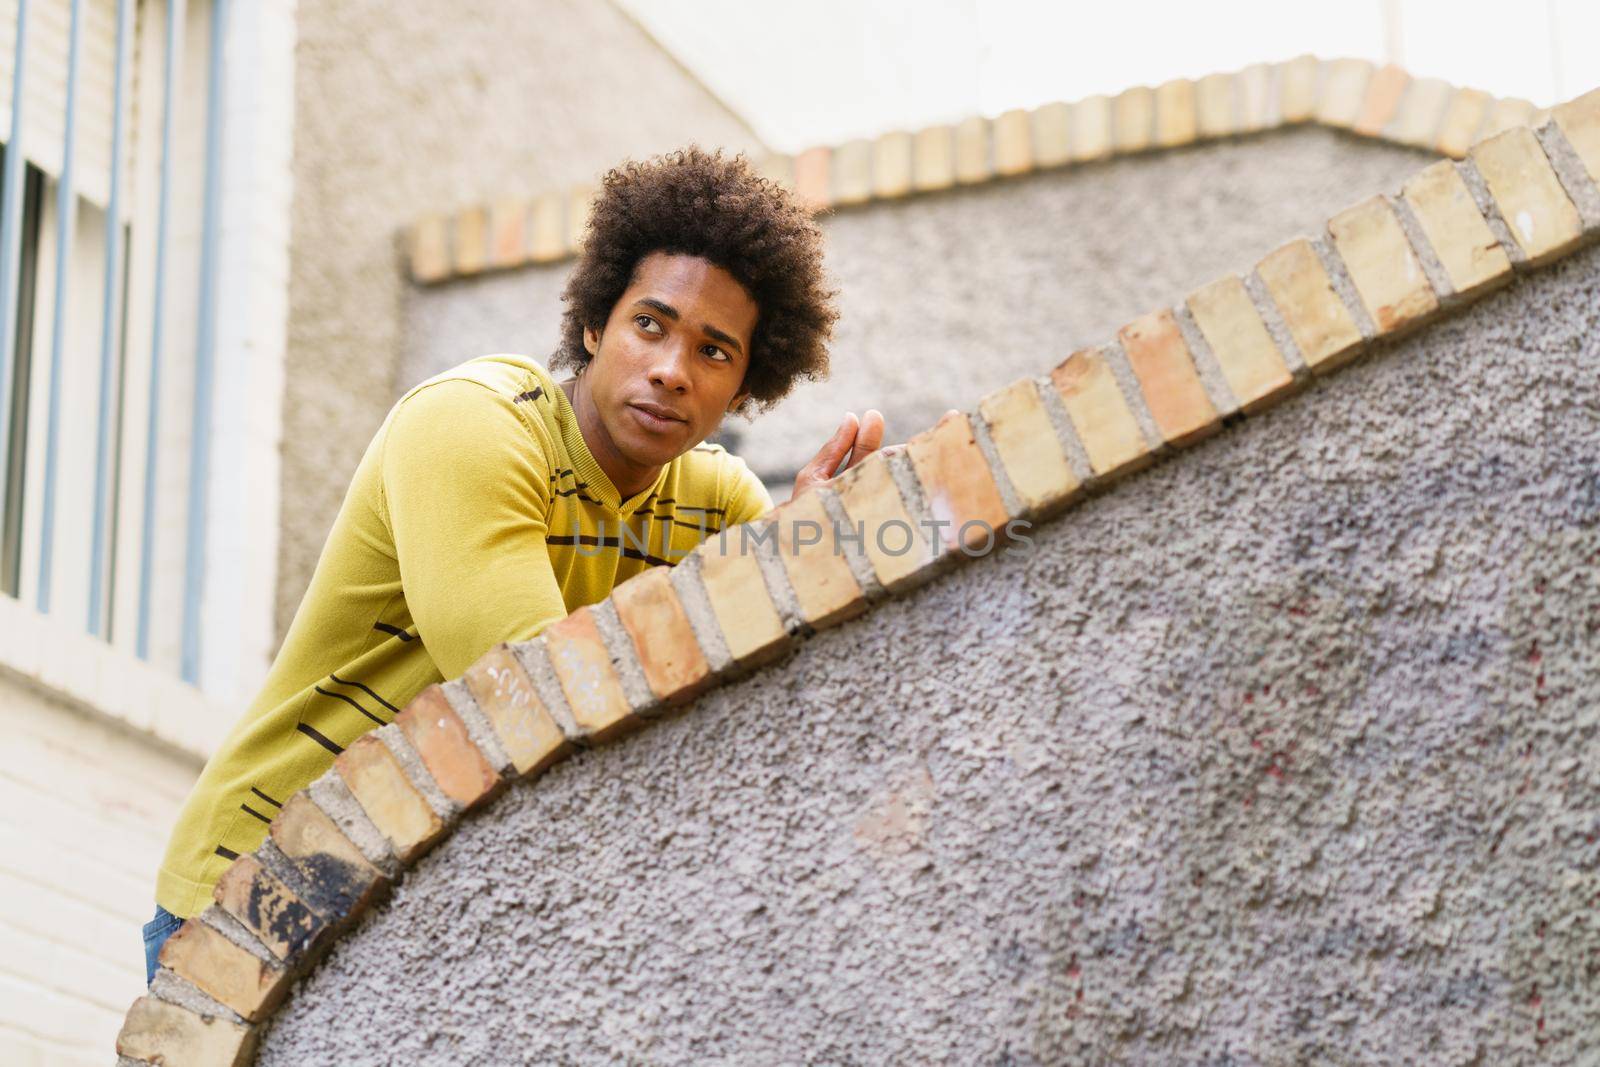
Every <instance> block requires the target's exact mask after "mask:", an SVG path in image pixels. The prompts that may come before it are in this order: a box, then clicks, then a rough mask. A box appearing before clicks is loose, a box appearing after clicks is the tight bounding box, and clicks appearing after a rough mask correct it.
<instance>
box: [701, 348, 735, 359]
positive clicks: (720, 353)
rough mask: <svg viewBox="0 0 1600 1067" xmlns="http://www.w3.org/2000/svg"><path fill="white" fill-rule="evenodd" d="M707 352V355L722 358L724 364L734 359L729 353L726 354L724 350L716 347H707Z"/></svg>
mask: <svg viewBox="0 0 1600 1067" xmlns="http://www.w3.org/2000/svg"><path fill="white" fill-rule="evenodd" d="M705 350H706V352H707V354H710V355H717V356H721V357H722V361H723V362H728V361H730V360H732V359H733V357H732V356H730V355H728V353H726V352H724V351H723V350H722V349H720V348H718V347H717V346H716V345H706V349H705Z"/></svg>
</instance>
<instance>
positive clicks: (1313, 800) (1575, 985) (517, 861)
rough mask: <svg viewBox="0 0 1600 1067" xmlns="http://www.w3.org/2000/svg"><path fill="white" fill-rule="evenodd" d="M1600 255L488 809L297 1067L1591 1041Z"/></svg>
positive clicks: (308, 988) (1515, 1049) (1568, 1050)
mask: <svg viewBox="0 0 1600 1067" xmlns="http://www.w3.org/2000/svg"><path fill="white" fill-rule="evenodd" d="M1596 307H1600V249H1589V250H1587V251H1585V252H1581V253H1579V254H1577V255H1575V256H1574V257H1572V258H1571V259H1569V260H1566V261H1564V262H1562V263H1559V264H1557V265H1556V266H1554V267H1552V268H1549V269H1547V270H1546V271H1544V272H1541V273H1539V274H1536V275H1533V276H1532V277H1530V278H1526V279H1522V280H1520V281H1518V282H1517V283H1515V284H1514V286H1513V287H1512V288H1511V289H1509V290H1507V291H1504V292H1502V293H1499V294H1496V295H1495V296H1492V297H1490V298H1488V299H1487V300H1485V301H1484V302H1482V303H1480V304H1478V305H1476V306H1475V307H1473V308H1470V309H1468V310H1466V311H1464V312H1462V313H1460V314H1459V315H1458V316H1456V317H1454V318H1451V319H1447V320H1445V321H1443V322H1441V323H1439V324H1437V325H1435V326H1433V327H1431V328H1429V329H1428V330H1427V331H1426V332H1424V333H1422V334H1420V335H1418V336H1416V337H1414V338H1412V339H1410V340H1405V341H1402V342H1399V343H1398V344H1397V345H1395V346H1394V347H1392V348H1390V349H1388V350H1387V351H1384V352H1381V353H1379V354H1377V355H1375V356H1372V357H1369V358H1368V360H1367V361H1366V362H1364V363H1360V364H1357V365H1356V366H1354V367H1352V368H1349V369H1347V370H1345V371H1342V372H1340V373H1339V374H1337V375H1334V376H1332V377H1330V378H1328V379H1325V380H1322V381H1320V382H1318V383H1316V384H1315V385H1314V386H1313V387H1311V388H1310V389H1308V390H1307V391H1306V392H1304V393H1302V394H1300V395H1298V396H1296V397H1294V398H1292V399H1290V400H1288V401H1286V402H1285V403H1284V404H1283V405H1282V406H1280V407H1278V408H1276V409H1273V410H1272V411H1269V412H1266V413H1264V414H1262V415H1261V416H1259V417H1256V418H1252V419H1248V420H1246V421H1245V422H1244V423H1243V424H1241V425H1239V426H1236V427H1234V428H1232V429H1230V430H1229V431H1227V432H1225V433H1223V434H1222V435H1220V436H1218V437H1216V438H1214V439H1212V440H1210V441H1208V442H1206V443H1204V444H1202V445H1200V446H1198V447H1196V448H1194V449H1192V450H1189V451H1185V452H1183V453H1181V454H1180V455H1178V456H1176V457H1174V458H1173V459H1171V460H1170V461H1168V462H1165V463H1163V464H1161V465H1158V466H1157V467H1155V468H1153V469H1151V470H1149V471H1146V472H1144V473H1142V474H1140V475H1138V476H1136V477H1134V478H1133V479H1131V480H1130V481H1128V482H1125V483H1123V484H1122V485H1120V486H1117V487H1115V488H1114V489H1113V490H1111V491H1110V492H1108V493H1106V494H1104V495H1101V496H1098V497H1096V498H1094V499H1092V500H1090V501H1088V502H1086V503H1085V504H1084V505H1082V506H1080V507H1078V508H1077V509H1075V510H1073V511H1072V512H1070V513H1068V515H1067V516H1066V517H1064V518H1063V519H1062V520H1060V521H1058V522H1056V523H1053V524H1050V525H1047V526H1044V527H1041V528H1039V529H1037V530H1036V531H1035V536H1036V540H1037V545H1036V549H1035V550H1034V551H1032V552H1031V553H1030V552H1027V551H1022V550H1016V551H1012V552H1010V553H1008V554H1005V555H1003V556H1001V557H999V558H993V559H988V560H982V561H978V562H975V563H973V564H971V565H970V566H968V567H967V568H965V569H963V570H960V571H957V572H955V573H954V574H952V575H949V576H947V577H946V578H944V579H942V580H940V581H937V582H935V583H933V584H931V585H929V586H925V587H923V588H921V589H919V590H918V591H916V592H915V593H913V594H911V595H909V596H907V597H905V598H904V599H899V600H895V601H891V602H888V603H886V604H884V605H881V606H880V607H879V608H878V609H877V610H876V611H875V612H873V613H872V614H870V615H868V616H867V617H866V618H864V619H863V620H861V621H859V622H856V623H852V624H849V625H846V626H843V627H841V628H839V629H835V630H830V631H827V632H826V633H824V634H821V635H819V636H818V637H817V638H816V639H814V640H813V641H811V642H809V643H808V644H806V645H805V646H803V647H802V648H801V649H800V650H799V651H798V652H797V653H796V654H795V655H794V656H793V657H792V658H790V659H789V660H787V661H785V662H783V663H781V664H778V665H776V666H775V667H773V668H771V669H769V670H767V671H765V672H764V673H761V674H758V675H756V676H755V677H753V678H751V679H749V680H747V681H745V682H742V683H739V684H735V685H733V686H730V687H727V688H723V689H721V690H718V691H716V692H714V693H712V694H710V695H709V696H708V697H706V698H704V699H702V700H701V701H700V702H699V703H698V704H697V705H696V706H694V707H693V708H692V709H690V710H689V711H687V712H685V713H683V714H678V715H673V716H670V717H668V718H666V719H664V720H662V721H660V722H658V723H656V724H654V725H653V726H651V727H650V728H649V729H647V730H646V731H644V732H643V733H641V734H639V735H637V736H636V737H633V738H630V739H628V740H626V741H624V742H622V743H620V744H617V745H615V746H612V747H608V748H603V749H600V750H597V751H594V752H591V753H586V754H582V755H580V756H578V757H577V758H575V759H574V760H572V761H570V762H568V763H566V764H563V765H561V766H560V767H558V768H557V769H555V770H554V771H553V772H551V773H549V774H547V775H546V776H545V777H543V778H542V779H540V780H538V781H537V782H535V783H533V784H531V785H529V786H518V787H514V788H513V789H512V790H510V791H509V792H508V793H507V794H506V795H505V796H504V797H502V798H500V799H499V800H498V801H496V802H495V803H494V804H493V805H492V806H490V807H489V808H488V809H486V810H485V811H484V812H483V813H480V814H479V815H477V816H475V817H472V818H469V819H468V820H467V821H466V822H464V823H463V824H462V826H461V827H460V828H459V829H458V830H457V831H456V833H455V835H454V836H453V837H451V838H450V839H449V840H448V841H447V842H446V843H445V844H444V845H443V846H441V848H440V849H439V850H438V851H436V852H435V853H433V854H432V855H431V856H429V857H428V858H427V859H425V860H424V861H422V862H421V863H420V864H419V866H418V867H417V868H416V869H415V870H414V871H413V872H412V873H411V874H410V875H409V876H408V879H407V880H406V881H405V882H404V883H403V884H402V885H401V886H400V887H399V888H398V889H397V890H396V894H395V898H394V900H393V901H392V902H391V903H390V904H389V905H388V906H386V907H384V908H382V909H380V910H378V911H377V912H376V913H374V914H373V915H372V916H371V917H369V918H368V919H367V920H365V921H364V923H365V925H364V926H363V927H361V928H360V929H358V930H357V931H355V932H353V933H352V934H350V935H348V936H347V938H346V939H345V940H344V941H343V942H342V943H341V944H340V945H339V946H338V947H337V948H335V950H334V951H333V953H332V955H331V956H330V957H329V959H328V961H327V962H326V963H325V964H324V965H323V967H322V968H321V970H319V971H318V972H317V973H315V974H313V975H312V976H311V977H310V978H308V979H307V980H306V981H305V982H303V983H302V984H301V986H300V987H299V989H298V991H297V992H296V994H295V996H294V999H293V1000H292V1001H291V1002H290V1003H289V1004H288V1005H287V1006H286V1007H285V1008H284V1009H283V1011H282V1012H281V1014H280V1015H279V1016H278V1017H277V1021H276V1022H275V1023H274V1024H273V1028H272V1030H271V1032H270V1033H269V1034H268V1036H267V1039H266V1043H265V1046H264V1050H263V1053H262V1055H261V1058H260V1061H259V1062H260V1063H261V1064H263V1065H264V1067H280V1065H287V1064H310V1063H326V1062H339V1063H376V1062H387V1061H388V1060H390V1059H400V1060H407V1061H421V1060H426V1061H427V1062H429V1063H482V1062H510V1061H525V1062H562V1063H612V1062H651V1063H685V1064H686V1063H799V1062H826V1063H861V1064H866V1063H922V1062H935V1061H937V1062H957V1063H990V1064H1033V1063H1076V1062H1108V1061H1113V1060H1115V1061H1129V1062H1162V1063H1208V1064H1291V1063H1304V1062H1337V1063H1371V1064H1378V1063H1394V1062H1425V1063H1439V1064H1468V1063H1526V1062H1552V1063H1555V1062H1563V1063H1565V1062H1575V1061H1577V1060H1580V1059H1581V1058H1582V1056H1583V1055H1586V1054H1587V1055H1592V1053H1593V1041H1594V1035H1595V1034H1596V1033H1597V1032H1600V985H1597V977H1596V960H1597V958H1600V927H1597V925H1596V923H1595V921H1594V918H1593V916H1594V908H1595V904H1596V900H1597V895H1600V875H1597V873H1596V864H1597V860H1600V816H1597V814H1596V813H1597V812H1600V711H1597V707H1600V699H1597V698H1600V692H1597V683H1596V678H1597V677H1600V636H1597V634H1600V479H1597V476H1596V471H1597V470H1600V337H1597V336H1596V334H1595V330H1594V324H1595V319H1594V316H1595V311H1594V309H1595V308H1596Z"/></svg>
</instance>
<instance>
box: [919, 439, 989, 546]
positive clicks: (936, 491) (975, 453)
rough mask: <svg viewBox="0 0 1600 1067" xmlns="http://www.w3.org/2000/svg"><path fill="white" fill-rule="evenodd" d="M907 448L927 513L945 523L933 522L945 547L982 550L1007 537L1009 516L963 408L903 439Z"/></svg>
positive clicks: (936, 520) (935, 520) (934, 519)
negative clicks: (926, 506) (935, 523)
mask: <svg viewBox="0 0 1600 1067" xmlns="http://www.w3.org/2000/svg"><path fill="white" fill-rule="evenodd" d="M906 454H907V455H908V456H909V457H910V458H911V466H912V469H914V470H915V471H916V472H917V481H918V482H920V483H921V485H922V495H923V497H924V499H926V500H927V503H928V511H929V513H930V517H931V518H932V519H933V521H934V522H938V523H949V525H948V526H939V527H937V536H938V538H939V540H940V543H941V545H942V546H943V550H944V551H946V552H949V551H953V550H956V549H958V548H961V547H962V546H965V549H966V551H967V552H972V553H981V552H986V551H990V550H992V549H994V548H997V547H1000V546H1002V545H1004V544H1005V543H1006V541H1007V540H1008V535H1007V533H1006V522H1007V521H1008V520H1009V519H1010V518H1011V516H1010V515H1009V514H1008V513H1007V512H1006V505H1005V501H1004V500H1002V499H1001V497H1000V488H999V486H997V485H996V484H995V480H994V474H993V473H992V472H990V470H989V461H988V460H986V459H985V458H984V455H983V451H982V450H981V449H980V448H979V447H978V441H977V438H976V437H974V436H973V433H972V423H971V420H970V419H969V417H968V416H967V415H966V414H965V413H964V412H957V413H956V414H953V415H945V416H944V417H943V418H941V419H940V420H939V421H938V422H936V423H934V424H933V426H932V427H931V428H930V429H927V430H924V431H922V432H921V433H919V434H916V435H914V436H913V437H912V438H911V439H910V440H909V441H907V442H906Z"/></svg>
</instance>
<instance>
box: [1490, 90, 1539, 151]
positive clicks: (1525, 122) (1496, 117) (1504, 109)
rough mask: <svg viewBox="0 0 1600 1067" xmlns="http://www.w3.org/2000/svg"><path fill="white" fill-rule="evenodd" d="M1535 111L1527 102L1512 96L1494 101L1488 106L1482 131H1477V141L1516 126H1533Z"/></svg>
mask: <svg viewBox="0 0 1600 1067" xmlns="http://www.w3.org/2000/svg"><path fill="white" fill-rule="evenodd" d="M1536 110H1537V109H1536V108H1535V107H1534V106H1533V105H1532V104H1530V103H1529V102H1528V101H1526V100H1522V99H1519V98H1517V97H1514V96H1508V97H1504V98H1503V99H1500V100H1496V101H1494V103H1492V104H1490V105H1489V115H1488V117H1487V118H1485V119H1484V120H1483V129H1481V130H1479V131H1478V140H1479V141H1482V140H1486V139H1488V138H1490V137H1493V136H1494V135H1495V134H1497V133H1504V132H1505V131H1506V130H1509V129H1512V128H1514V127H1517V126H1531V125H1533V116H1534V113H1535V111H1536Z"/></svg>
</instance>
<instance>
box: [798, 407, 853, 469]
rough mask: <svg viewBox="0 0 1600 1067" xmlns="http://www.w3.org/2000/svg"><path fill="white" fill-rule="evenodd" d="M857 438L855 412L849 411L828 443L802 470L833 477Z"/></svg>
mask: <svg viewBox="0 0 1600 1067" xmlns="http://www.w3.org/2000/svg"><path fill="white" fill-rule="evenodd" d="M855 439H856V416H855V412H853V411H847V412H845V416H844V419H843V421H841V422H840V423H839V428H838V429H837V430H835V431H834V433H833V436H832V437H830V438H828V442H827V444H825V445H823V446H822V448H820V449H819V450H818V451H817V454H816V455H815V456H813V457H811V462H810V463H807V464H806V465H805V467H803V468H801V469H802V471H813V472H815V473H817V474H820V475H821V476H822V477H824V478H831V477H833V473H834V471H835V470H837V469H838V467H839V464H840V462H841V461H843V459H844V457H845V455H846V454H847V453H848V452H849V451H850V446H851V444H852V443H854V441H855Z"/></svg>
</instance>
